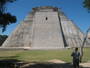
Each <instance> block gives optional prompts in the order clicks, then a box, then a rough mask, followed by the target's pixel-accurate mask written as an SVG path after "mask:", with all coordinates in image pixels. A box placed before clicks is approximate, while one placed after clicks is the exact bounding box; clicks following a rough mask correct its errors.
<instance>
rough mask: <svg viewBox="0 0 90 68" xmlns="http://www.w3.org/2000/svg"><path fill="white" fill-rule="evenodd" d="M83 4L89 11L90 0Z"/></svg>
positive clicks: (85, 0)
mask: <svg viewBox="0 0 90 68" xmlns="http://www.w3.org/2000/svg"><path fill="white" fill-rule="evenodd" d="M83 6H84V7H85V8H87V9H88V11H90V0H84V2H83Z"/></svg>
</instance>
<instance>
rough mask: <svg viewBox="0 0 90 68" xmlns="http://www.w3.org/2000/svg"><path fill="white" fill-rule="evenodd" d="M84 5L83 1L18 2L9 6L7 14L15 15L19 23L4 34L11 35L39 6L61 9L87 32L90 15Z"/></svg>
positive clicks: (43, 0)
mask: <svg viewBox="0 0 90 68" xmlns="http://www.w3.org/2000/svg"><path fill="white" fill-rule="evenodd" d="M82 3H83V0H17V1H16V2H14V3H12V4H8V5H7V7H8V8H7V12H10V13H11V14H13V15H15V16H16V17H17V22H16V23H15V24H12V25H9V26H8V27H7V30H6V31H5V32H4V33H3V34H7V35H10V34H11V32H12V31H13V30H14V29H15V28H16V26H17V25H18V24H19V23H20V22H21V21H23V19H24V18H25V17H26V16H27V15H28V13H29V12H30V11H31V9H32V8H33V7H37V6H55V7H58V8H61V9H62V11H63V12H64V13H65V15H66V16H67V17H68V18H69V19H71V20H73V21H74V23H75V24H76V25H77V26H78V27H79V28H80V29H81V30H82V31H83V32H85V31H86V30H87V29H88V27H89V26H90V13H88V11H87V10H86V9H85V8H83V4H82Z"/></svg>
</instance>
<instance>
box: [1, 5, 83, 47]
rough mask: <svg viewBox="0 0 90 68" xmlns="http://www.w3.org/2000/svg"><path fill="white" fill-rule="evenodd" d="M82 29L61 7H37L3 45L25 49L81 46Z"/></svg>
mask: <svg viewBox="0 0 90 68" xmlns="http://www.w3.org/2000/svg"><path fill="white" fill-rule="evenodd" d="M83 37H84V35H83V33H82V31H81V30H80V29H79V28H78V27H77V26H76V25H75V24H74V23H73V21H71V20H70V19H68V18H67V17H66V16H65V14H64V13H63V12H62V11H61V9H59V8H57V7H52V6H44V7H35V8H33V9H32V11H31V12H30V13H29V14H28V16H26V18H25V19H24V20H23V21H22V22H21V23H20V24H19V25H18V26H17V27H16V29H15V30H14V31H13V32H12V34H11V35H10V36H9V37H8V38H7V40H6V41H5V42H4V44H3V45H2V47H4V48H25V49H61V48H66V47H67V48H71V47H80V46H81V44H82V41H83Z"/></svg>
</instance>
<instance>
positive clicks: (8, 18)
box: [0, 0, 16, 32]
mask: <svg viewBox="0 0 90 68" xmlns="http://www.w3.org/2000/svg"><path fill="white" fill-rule="evenodd" d="M14 1H16V0H0V28H2V32H4V31H5V30H6V27H7V25H10V24H12V23H15V22H16V16H13V15H11V14H10V13H7V12H6V6H7V4H8V3H13V2H14Z"/></svg>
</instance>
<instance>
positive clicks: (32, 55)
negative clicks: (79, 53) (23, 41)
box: [0, 48, 90, 62]
mask: <svg viewBox="0 0 90 68" xmlns="http://www.w3.org/2000/svg"><path fill="white" fill-rule="evenodd" d="M89 52H90V48H85V49H84V56H83V62H87V61H90V53H89ZM71 53H72V49H64V50H16V51H15V50H11V51H10V50H8V51H0V59H17V60H22V61H29V62H31V61H40V62H45V61H48V60H52V59H60V60H63V61H66V62H71V61H72V57H71Z"/></svg>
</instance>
